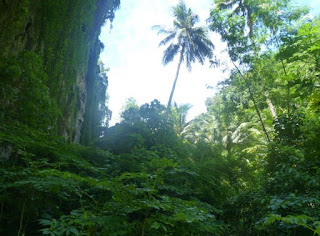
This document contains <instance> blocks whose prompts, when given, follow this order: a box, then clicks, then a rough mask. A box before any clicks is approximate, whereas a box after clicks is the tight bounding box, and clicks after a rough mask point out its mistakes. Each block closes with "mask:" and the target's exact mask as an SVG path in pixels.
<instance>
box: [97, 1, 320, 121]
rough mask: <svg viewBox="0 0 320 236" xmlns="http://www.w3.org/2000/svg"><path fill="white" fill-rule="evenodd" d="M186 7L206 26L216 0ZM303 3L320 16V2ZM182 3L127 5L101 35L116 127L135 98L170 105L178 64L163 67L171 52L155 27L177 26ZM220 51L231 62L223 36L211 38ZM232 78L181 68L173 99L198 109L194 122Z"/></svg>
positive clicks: (193, 113)
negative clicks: (129, 100)
mask: <svg viewBox="0 0 320 236" xmlns="http://www.w3.org/2000/svg"><path fill="white" fill-rule="evenodd" d="M185 2H186V5H187V6H188V7H190V8H191V9H192V10H193V11H194V12H195V13H196V14H198V15H199V16H200V20H201V23H200V24H202V25H205V20H206V19H207V18H208V17H209V11H210V9H211V8H212V2H213V1H212V0H185ZM296 2H297V3H298V4H306V5H309V6H310V8H311V9H312V10H313V12H316V13H319V12H320V0H303V1H302V0H297V1H296ZM177 3H178V0H122V1H121V8H120V9H119V10H118V11H117V12H116V17H115V19H114V21H113V29H112V30H110V24H109V23H107V24H106V25H105V27H103V28H102V33H101V36H100V39H101V41H102V42H103V43H104V45H105V48H104V51H103V52H102V53H101V56H100V59H101V60H102V61H103V62H104V64H105V65H106V66H107V67H109V68H110V71H109V73H108V75H109V87H108V94H109V96H110V98H109V102H108V105H109V109H111V110H112V112H113V114H112V121H111V125H112V124H114V123H115V122H118V121H119V113H120V111H121V108H122V106H123V105H124V103H125V100H126V99H127V98H129V97H134V98H135V99H136V100H137V102H138V104H139V105H142V104H144V103H147V102H151V101H152V100H154V99H158V100H159V101H160V102H161V103H163V104H166V103H167V100H168V97H169V94H170V91H171V87H172V83H173V80H174V76H175V71H176V67H177V61H173V62H171V63H170V64H168V65H167V66H165V67H164V66H163V65H162V63H161V59H162V53H163V50H164V48H165V47H160V48H159V47H158V43H159V42H160V40H161V39H162V38H163V35H159V36H158V35H157V33H156V31H153V30H152V29H151V28H152V26H153V25H158V24H161V25H171V24H172V20H173V18H172V16H171V8H172V6H174V5H176V4H177ZM210 37H211V39H212V41H213V43H214V44H215V46H216V50H215V54H216V55H217V57H218V58H221V59H227V57H226V55H225V54H224V53H222V52H221V51H223V49H224V48H225V46H224V44H223V43H221V42H220V40H219V37H218V36H217V35H215V34H213V33H210ZM226 76H227V75H226V74H223V73H222V71H221V68H209V65H208V64H205V65H200V64H194V65H193V67H192V71H191V72H188V71H187V69H186V68H185V67H181V72H180V76H179V79H178V84H177V87H176V90H175V94H174V97H173V100H174V101H176V102H177V103H178V104H179V103H190V104H192V105H193V108H192V109H191V111H190V114H189V118H190V119H191V118H193V117H195V116H196V115H198V114H200V113H202V112H205V111H206V107H205V100H206V98H207V97H210V96H213V95H214V92H215V91H214V90H212V89H207V88H206V87H207V85H211V86H214V85H216V84H217V83H218V82H219V81H221V80H223V79H224V78H225V77H226Z"/></svg>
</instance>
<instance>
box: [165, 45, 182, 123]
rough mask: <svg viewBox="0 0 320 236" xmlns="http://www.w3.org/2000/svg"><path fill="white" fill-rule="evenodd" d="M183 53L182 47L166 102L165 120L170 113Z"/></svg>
mask: <svg viewBox="0 0 320 236" xmlns="http://www.w3.org/2000/svg"><path fill="white" fill-rule="evenodd" d="M183 51H184V47H182V49H181V52H180V59H179V64H178V68H177V72H176V78H175V79H174V82H173V86H172V90H171V93H170V97H169V101H168V105H167V112H166V118H168V116H169V113H170V107H171V102H172V97H173V93H174V90H175V88H176V84H177V80H178V77H179V72H180V66H181V63H182V60H183Z"/></svg>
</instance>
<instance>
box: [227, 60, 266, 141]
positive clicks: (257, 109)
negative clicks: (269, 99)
mask: <svg viewBox="0 0 320 236" xmlns="http://www.w3.org/2000/svg"><path fill="white" fill-rule="evenodd" d="M231 61H232V60H231ZM232 64H233V65H234V67H235V68H236V69H237V71H238V73H239V74H240V76H241V77H242V78H243V80H244V82H245V84H246V86H247V88H248V90H249V95H250V98H251V100H252V102H253V105H254V108H255V110H256V112H257V115H258V117H259V120H260V123H261V126H262V130H263V132H264V134H265V136H266V139H267V142H268V143H270V138H269V135H268V132H267V130H266V127H265V125H264V122H263V120H262V117H261V114H260V111H259V108H258V106H257V103H256V100H255V99H254V96H253V93H252V91H251V88H250V85H249V84H248V81H247V80H246V78H245V77H244V75H243V74H242V73H241V71H240V69H239V68H238V67H237V65H236V64H235V63H234V61H232Z"/></svg>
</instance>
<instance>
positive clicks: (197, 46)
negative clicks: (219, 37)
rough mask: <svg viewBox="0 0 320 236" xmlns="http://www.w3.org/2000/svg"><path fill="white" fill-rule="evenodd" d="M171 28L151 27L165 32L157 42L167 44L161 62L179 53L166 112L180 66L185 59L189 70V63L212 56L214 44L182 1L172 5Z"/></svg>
mask: <svg viewBox="0 0 320 236" xmlns="http://www.w3.org/2000/svg"><path fill="white" fill-rule="evenodd" d="M172 9H173V16H174V17H175V20H174V21H173V28H170V29H167V28H166V27H164V26H161V25H155V26H154V27H153V28H154V29H156V30H158V34H166V35H167V36H166V37H165V38H164V39H163V40H162V41H161V42H160V43H159V46H163V45H167V44H168V43H169V46H168V47H167V48H166V50H165V51H164V54H163V58H162V63H163V65H167V64H168V63H169V62H171V61H173V59H174V58H175V56H176V55H178V54H180V58H179V62H178V68H177V72H176V77H175V80H174V83H173V86H172V90H171V93H170V97H169V101H168V106H167V112H166V115H167V116H168V114H169V112H170V107H171V102H172V97H173V93H174V90H175V87H176V84H177V80H178V77H179V71H180V66H181V63H182V62H183V61H185V63H186V66H187V68H188V69H189V71H190V70H191V64H192V63H193V62H195V61H196V60H197V61H199V62H200V63H201V64H203V63H204V61H205V59H206V58H209V59H210V58H211V57H212V56H213V49H214V45H213V44H212V42H211V41H210V39H209V38H208V32H207V30H206V29H205V28H204V27H196V26H195V24H196V23H197V22H199V17H198V15H195V14H193V12H192V11H191V9H190V8H187V6H186V5H185V3H184V1H180V2H179V3H178V5H177V6H175V7H173V8H172Z"/></svg>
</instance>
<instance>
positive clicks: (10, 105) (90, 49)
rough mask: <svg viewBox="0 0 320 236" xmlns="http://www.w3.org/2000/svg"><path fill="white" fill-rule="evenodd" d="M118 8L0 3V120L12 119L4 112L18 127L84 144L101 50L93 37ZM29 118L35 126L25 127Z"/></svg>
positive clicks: (106, 2) (111, 4) (102, 0)
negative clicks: (0, 106) (34, 119)
mask: <svg viewBox="0 0 320 236" xmlns="http://www.w3.org/2000/svg"><path fill="white" fill-rule="evenodd" d="M119 5H120V0H71V1H70V0H61V1H56V0H47V1H42V0H5V1H1V2H0V48H1V51H0V86H1V87H2V88H3V89H2V90H1V91H0V92H1V93H2V94H0V102H1V103H2V104H4V103H5V104H7V107H5V109H4V110H5V111H4V112H1V111H0V118H3V119H5V120H10V119H13V113H12V112H11V113H9V112H6V111H7V110H10V109H11V110H14V111H17V112H18V111H19V112H21V115H20V116H15V118H14V119H16V120H17V121H18V122H21V123H24V124H26V125H29V126H34V127H35V128H38V127H39V129H42V130H43V131H44V130H50V132H54V133H55V134H57V135H62V136H64V137H65V138H66V139H67V140H68V141H70V142H79V141H80V140H86V141H85V142H86V143H89V142H90V140H89V139H91V138H92V137H91V136H92V135H89V136H88V137H87V138H85V139H83V138H82V137H81V136H82V135H81V133H87V134H91V133H92V130H93V129H95V127H94V124H92V119H91V120H90V117H92V111H94V110H95V106H98V104H97V101H96V100H95V99H92V97H93V95H94V91H93V89H94V88H95V86H94V85H95V84H96V82H95V81H96V80H97V75H98V73H97V71H98V67H97V64H98V63H97V60H98V58H99V53H100V50H101V45H102V44H101V43H100V41H99V39H98V37H99V34H100V28H101V26H102V25H103V24H104V22H105V21H106V20H112V19H113V17H114V11H115V10H116V9H117V8H118V7H119ZM33 67H35V68H33ZM8 68H9V69H8ZM26 68H27V69H26ZM33 70H37V73H33ZM9 78H14V80H13V79H11V80H10V81H13V82H10V81H9ZM5 80H8V81H7V82H2V81H5ZM23 87H28V90H29V91H30V92H29V93H30V94H29V95H28V96H30V97H35V98H34V99H33V100H34V101H33V100H32V99H29V98H28V97H26V96H25V94H26V93H25V92H24V90H23V89H24V88H23ZM23 96H24V97H23ZM90 99H91V100H90ZM26 100H29V102H28V103H27V102H25V101H26ZM42 100H43V101H45V102H42ZM17 101H19V102H17ZM88 108H89V110H88ZM22 111H23V112H22ZM29 113H30V114H34V115H35V116H37V115H38V123H37V124H33V123H30V122H29V120H31V119H28V114H29ZM45 114H50V116H46V115H45ZM85 117H87V118H89V120H88V121H86V120H85V119H86V118H85ZM90 122H91V123H90ZM84 123H86V124H85V125H83V124H84ZM52 127H54V128H52ZM86 129H88V130H86Z"/></svg>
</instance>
